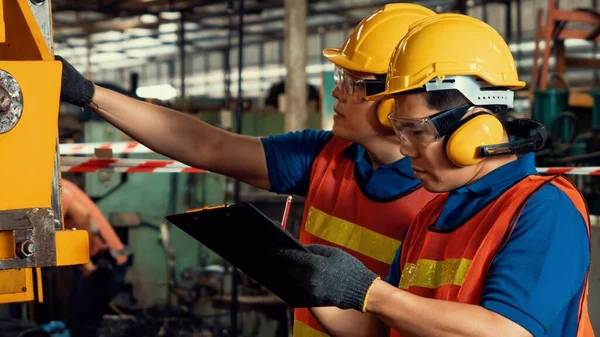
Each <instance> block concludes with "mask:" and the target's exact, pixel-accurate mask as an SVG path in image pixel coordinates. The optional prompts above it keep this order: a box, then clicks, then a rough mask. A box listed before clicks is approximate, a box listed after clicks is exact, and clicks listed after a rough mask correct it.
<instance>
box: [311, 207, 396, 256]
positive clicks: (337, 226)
mask: <svg viewBox="0 0 600 337" xmlns="http://www.w3.org/2000/svg"><path fill="white" fill-rule="evenodd" d="M305 228H306V231H307V232H309V233H310V234H312V235H314V236H316V237H318V238H320V239H323V240H326V241H329V242H332V243H335V244H336V245H339V246H342V247H345V248H348V249H351V250H354V251H356V252H359V253H361V254H363V255H366V256H368V257H370V258H372V259H375V260H378V261H381V262H384V263H387V264H390V263H392V261H393V260H394V256H395V255H396V250H397V249H398V247H399V246H400V243H401V241H398V240H396V239H393V238H391V237H389V236H385V235H382V234H379V233H377V232H374V231H372V230H370V229H367V228H365V227H362V226H360V225H357V224H354V223H352V222H350V221H346V220H344V219H340V218H337V217H334V216H331V215H329V214H327V213H325V212H323V211H320V210H318V209H316V208H314V207H311V208H310V209H309V210H308V217H307V219H306V224H305Z"/></svg>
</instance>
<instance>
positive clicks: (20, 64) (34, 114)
mask: <svg viewBox="0 0 600 337" xmlns="http://www.w3.org/2000/svg"><path fill="white" fill-rule="evenodd" d="M50 8H51V6H50V1H44V0H37V1H28V0H10V1H4V0H0V153H2V158H3V165H2V166H0V176H2V177H3V181H2V190H3V193H2V194H1V195H0V284H2V287H0V303H14V302H41V301H42V300H43V294H42V283H41V282H42V281H41V275H40V273H41V267H51V266H66V265H75V264H84V263H87V262H88V261H89V243H88V234H87V232H86V231H84V230H64V225H63V221H62V209H61V207H62V206H61V193H60V178H61V176H60V167H59V160H60V158H59V153H58V137H57V136H58V125H57V124H58V110H59V104H60V84H61V70H62V68H61V63H60V62H58V61H55V60H54V56H53V54H52V50H53V43H52V14H51V10H50ZM40 74H43V76H40Z"/></svg>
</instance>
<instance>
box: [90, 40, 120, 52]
mask: <svg viewBox="0 0 600 337" xmlns="http://www.w3.org/2000/svg"><path fill="white" fill-rule="evenodd" d="M94 49H95V50H97V51H105V52H117V51H121V50H123V46H122V45H121V44H120V43H116V42H108V43H99V44H97V45H96V46H95V47H94Z"/></svg>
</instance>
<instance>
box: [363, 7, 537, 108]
mask: <svg viewBox="0 0 600 337" xmlns="http://www.w3.org/2000/svg"><path fill="white" fill-rule="evenodd" d="M453 76H457V77H461V76H462V77H464V76H469V77H472V78H474V80H473V83H474V82H475V79H477V78H479V79H481V80H483V81H484V83H481V84H479V86H486V85H487V86H492V87H506V88H509V89H512V90H515V89H520V88H523V87H524V86H525V82H523V81H519V76H518V74H517V66H516V64H515V61H514V58H513V55H512V53H511V52H510V49H509V47H508V45H507V44H506V42H505V41H504V39H503V38H502V36H500V34H498V32H496V31H495V30H494V29H493V28H492V27H490V26H489V25H487V24H486V23H484V22H483V21H481V20H478V19H475V18H472V17H469V16H466V15H461V14H439V15H435V16H432V17H429V18H425V19H422V20H420V21H418V22H416V23H414V24H413V25H411V27H410V28H409V32H408V33H407V34H406V35H405V37H404V38H403V39H402V41H401V42H400V43H399V44H398V46H397V47H396V49H395V51H394V53H393V55H392V57H391V60H390V63H389V69H388V73H387V76H386V89H385V91H384V92H382V93H379V94H376V95H372V96H369V97H366V99H368V100H381V99H387V98H390V97H389V96H390V95H392V94H396V93H400V92H406V91H409V90H413V89H419V88H423V87H426V84H427V85H428V84H429V82H430V81H432V80H434V82H439V83H440V84H441V83H442V82H450V81H453V80H450V81H449V80H448V79H447V77H453ZM445 78H446V80H444V79H445ZM478 82H479V80H478ZM438 87H439V86H438ZM448 87H449V86H446V88H448Z"/></svg>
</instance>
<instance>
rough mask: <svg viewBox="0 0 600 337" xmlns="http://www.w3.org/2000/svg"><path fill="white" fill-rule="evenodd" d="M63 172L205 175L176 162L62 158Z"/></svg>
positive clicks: (200, 171)
mask: <svg viewBox="0 0 600 337" xmlns="http://www.w3.org/2000/svg"><path fill="white" fill-rule="evenodd" d="M60 163H61V170H62V171H63V172H127V173H134V172H137V173H204V172H206V171H205V170H201V169H197V168H194V167H191V166H189V165H186V164H183V163H180V162H177V161H174V160H148V159H119V158H111V159H99V158H82V157H61V159H60Z"/></svg>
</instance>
